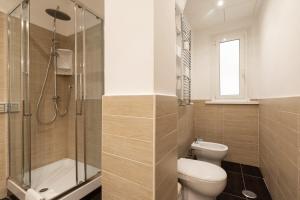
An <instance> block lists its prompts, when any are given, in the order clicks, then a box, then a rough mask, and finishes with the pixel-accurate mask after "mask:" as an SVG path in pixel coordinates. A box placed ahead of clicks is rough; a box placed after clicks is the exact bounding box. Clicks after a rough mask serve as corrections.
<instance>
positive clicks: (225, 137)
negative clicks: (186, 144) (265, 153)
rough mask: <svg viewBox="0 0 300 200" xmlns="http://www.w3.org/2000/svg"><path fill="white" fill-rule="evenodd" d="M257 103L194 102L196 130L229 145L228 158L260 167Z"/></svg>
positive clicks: (210, 139)
mask: <svg viewBox="0 0 300 200" xmlns="http://www.w3.org/2000/svg"><path fill="white" fill-rule="evenodd" d="M258 112H259V111H258V105H208V104H205V101H194V133H195V136H196V137H200V138H203V139H204V140H207V141H212V142H219V143H223V144H226V145H228V147H229V152H228V156H227V157H226V158H225V159H226V160H228V161H233V162H238V163H243V164H248V165H254V166H259V142H258V140H259V125H258V123H259V114H258Z"/></svg>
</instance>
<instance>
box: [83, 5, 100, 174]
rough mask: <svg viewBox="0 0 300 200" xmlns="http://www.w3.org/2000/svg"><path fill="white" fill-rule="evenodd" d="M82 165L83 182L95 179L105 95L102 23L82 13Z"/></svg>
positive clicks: (94, 17) (97, 168)
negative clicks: (84, 178) (84, 172)
mask: <svg viewBox="0 0 300 200" xmlns="http://www.w3.org/2000/svg"><path fill="white" fill-rule="evenodd" d="M84 23H85V37H84V39H85V43H84V44H85V47H84V51H85V52H86V53H85V55H84V56H85V65H84V109H85V113H84V115H85V143H86V144H85V157H86V159H85V161H86V162H85V164H86V176H87V177H86V178H87V179H89V178H91V177H93V176H95V175H96V174H97V173H98V172H99V171H100V166H101V130H102V115H101V113H102V95H103V94H104V58H103V55H104V52H103V47H104V43H103V22H102V20H101V19H100V18H98V17H96V16H95V15H94V14H92V13H90V12H89V11H88V10H85V14H84Z"/></svg>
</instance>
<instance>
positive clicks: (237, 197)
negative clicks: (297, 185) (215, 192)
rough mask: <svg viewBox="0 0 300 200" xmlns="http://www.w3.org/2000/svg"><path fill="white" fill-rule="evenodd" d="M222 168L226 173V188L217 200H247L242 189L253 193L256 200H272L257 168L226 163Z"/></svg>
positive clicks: (223, 163)
mask: <svg viewBox="0 0 300 200" xmlns="http://www.w3.org/2000/svg"><path fill="white" fill-rule="evenodd" d="M222 167H223V169H225V171H226V172H227V186H226V188H225V190H224V192H223V193H222V194H221V195H220V196H218V198H217V200H247V198H246V197H245V196H244V195H243V194H242V190H244V189H247V190H251V191H253V192H255V193H256V194H257V200H272V198H271V196H270V193H269V192H268V189H267V187H266V185H265V183H264V180H263V178H262V174H261V172H260V170H259V168H257V167H252V166H247V165H242V164H238V163H232V162H226V161H224V162H222Z"/></svg>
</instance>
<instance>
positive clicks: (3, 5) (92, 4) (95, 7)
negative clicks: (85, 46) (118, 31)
mask: <svg viewBox="0 0 300 200" xmlns="http://www.w3.org/2000/svg"><path fill="white" fill-rule="evenodd" d="M47 1H50V2H51V1H52V0H47ZM65 1H69V0H65ZM20 2H22V0H0V11H1V12H4V13H7V12H9V11H11V10H12V9H13V8H14V7H16V5H17V4H18V3H20ZM80 2H82V3H83V4H84V5H86V6H87V7H88V8H89V9H91V11H93V12H94V13H95V14H97V15H98V16H100V17H102V18H103V17H104V0H80Z"/></svg>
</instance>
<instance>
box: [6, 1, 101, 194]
mask: <svg viewBox="0 0 300 200" xmlns="http://www.w3.org/2000/svg"><path fill="white" fill-rule="evenodd" d="M66 1H70V2H72V3H74V13H75V15H74V16H77V12H79V11H78V8H80V10H81V11H83V12H82V13H81V14H82V15H84V11H88V12H90V13H91V14H93V15H94V16H95V17H96V18H97V19H99V20H100V21H101V23H102V26H103V24H104V20H103V19H102V18H101V17H99V16H98V15H97V14H95V12H93V11H92V10H90V9H88V8H87V7H86V6H85V5H84V4H82V3H81V2H80V1H77V0H66ZM24 4H27V5H29V4H30V0H23V1H22V2H21V3H18V4H17V5H16V6H15V8H14V9H13V10H12V11H11V12H10V13H9V15H11V14H12V13H13V12H14V11H15V10H16V9H17V8H19V7H20V6H21V7H22V6H23V5H24ZM28 14H29V12H28ZM55 20H56V19H54V23H55ZM8 24H9V23H8ZM22 26H24V27H26V28H27V31H28V32H29V20H24V22H23V21H22ZM53 28H54V30H55V31H54V33H53V34H54V35H53V43H54V45H53V46H54V52H55V55H51V57H52V56H53V58H55V62H56V67H55V68H57V55H56V53H57V52H56V51H55V49H56V35H55V34H56V26H55V24H54V27H53ZM77 28H78V27H77V23H76V17H75V38H76V37H77V34H76V31H77ZM81 28H83V29H84V28H85V27H84V26H83V27H81ZM23 37H26V38H23ZM8 38H10V30H9V29H8ZM22 38H23V39H24V40H27V42H29V34H28V35H25V36H23V34H22ZM83 38H85V32H84V31H83ZM8 40H9V41H10V39H8ZM77 43H78V41H77V39H75V49H76V48H77V47H78V44H77ZM8 46H9V47H10V45H8ZM83 49H84V50H83V54H85V50H86V49H85V44H83ZM51 54H52V53H51ZM77 56H78V55H77V51H76V52H75V57H77ZM23 57H26V58H27V59H24V58H23ZM8 60H10V59H8ZM29 62H30V61H29V45H28V46H27V50H26V51H25V52H24V53H22V61H21V63H22V69H23V73H24V74H25V75H26V76H25V77H27V79H26V80H22V82H25V83H26V86H24V87H27V88H29V76H30V74H29V66H30V63H29ZM85 62H86V61H85V58H84V61H83V63H82V67H85ZM77 65H78V63H77V59H75V74H76V75H75V84H76V85H79V88H80V89H79V91H77V89H75V93H77V94H76V95H75V96H76V105H77V102H81V103H82V104H81V108H82V106H84V95H85V94H84V91H83V87H84V86H83V85H84V84H85V83H84V81H85V80H84V78H83V75H84V73H85V71H84V70H83V74H81V75H80V76H79V77H77V73H78V72H77ZM10 68H11V66H10V63H8V71H9V73H10ZM56 72H57V71H56V69H55V76H56ZM21 78H22V79H23V78H24V77H23V75H22V76H21ZM10 84H11V83H10V80H9V87H10ZM70 89H71V88H70ZM54 90H55V91H54V98H55V100H57V99H58V97H57V93H56V80H55V89H54ZM9 92H10V90H9ZM22 95H23V96H24V95H25V96H26V101H25V100H23V102H22V103H23V106H22V109H23V125H22V126H23V129H22V130H23V131H26V132H27V133H28V138H27V140H28V142H29V143H28V144H27V145H28V146H27V147H28V149H29V152H27V153H25V152H24V148H25V147H24V142H23V144H22V145H23V146H22V149H23V166H22V181H23V182H22V184H20V183H17V182H15V181H14V180H13V179H11V178H10V177H11V169H10V166H9V178H8V181H7V188H8V189H9V190H10V191H11V192H12V193H13V194H15V195H16V196H17V197H18V198H19V199H21V200H24V199H25V194H26V190H27V189H28V188H30V187H31V170H32V169H31V143H30V142H31V127H30V123H29V125H28V126H26V127H25V126H24V123H25V121H24V120H25V118H26V119H27V120H29V121H30V120H31V115H32V114H31V108H30V104H28V102H30V96H29V92H28V91H25V92H24V94H22ZM77 95H78V96H77ZM9 97H10V94H9ZM78 97H79V98H78ZM9 102H10V104H9V108H8V110H9V112H13V111H12V103H11V100H10V99H9ZM81 108H80V109H79V112H77V111H78V110H76V114H77V115H81V114H82V112H81V111H82V110H81ZM8 120H9V121H10V117H8ZM84 120H85V118H84ZM75 123H77V122H75ZM9 132H10V130H9ZM8 137H10V135H9V136H8ZM22 137H23V140H24V137H25V133H24V132H22ZM83 137H84V141H85V142H86V133H85V132H84V133H83ZM75 140H76V142H75V154H76V155H75V159H76V160H75V163H76V164H75V166H76V172H77V173H76V183H77V185H76V186H74V187H73V188H71V189H69V190H68V191H66V192H64V193H62V194H60V195H59V196H57V197H55V198H54V199H61V200H71V199H76V198H78V197H80V195H86V194H87V193H89V192H91V191H93V190H94V189H96V188H98V187H99V186H100V184H101V179H100V175H101V172H100V173H98V174H96V175H94V176H93V177H87V167H86V164H85V165H84V181H83V182H81V181H80V180H79V178H78V155H77V152H78V151H77V150H78V132H77V129H76V130H75ZM85 142H84V147H83V148H84V162H85V163H86V144H85ZM9 145H10V143H9ZM9 149H10V147H9ZM11 153H12V152H11V151H9V160H11V158H12V154H11ZM25 154H26V155H25ZM25 156H27V157H26V159H29V166H27V168H29V169H26V170H28V171H26V173H27V172H28V174H27V176H29V179H28V182H26V181H25V170H24V169H25V168H26V167H25V164H24V163H25V161H24V157H25ZM9 163H11V161H9ZM100 171H101V170H100ZM83 187H86V188H83ZM82 188H83V189H82ZM78 195H79V196H78Z"/></svg>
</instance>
